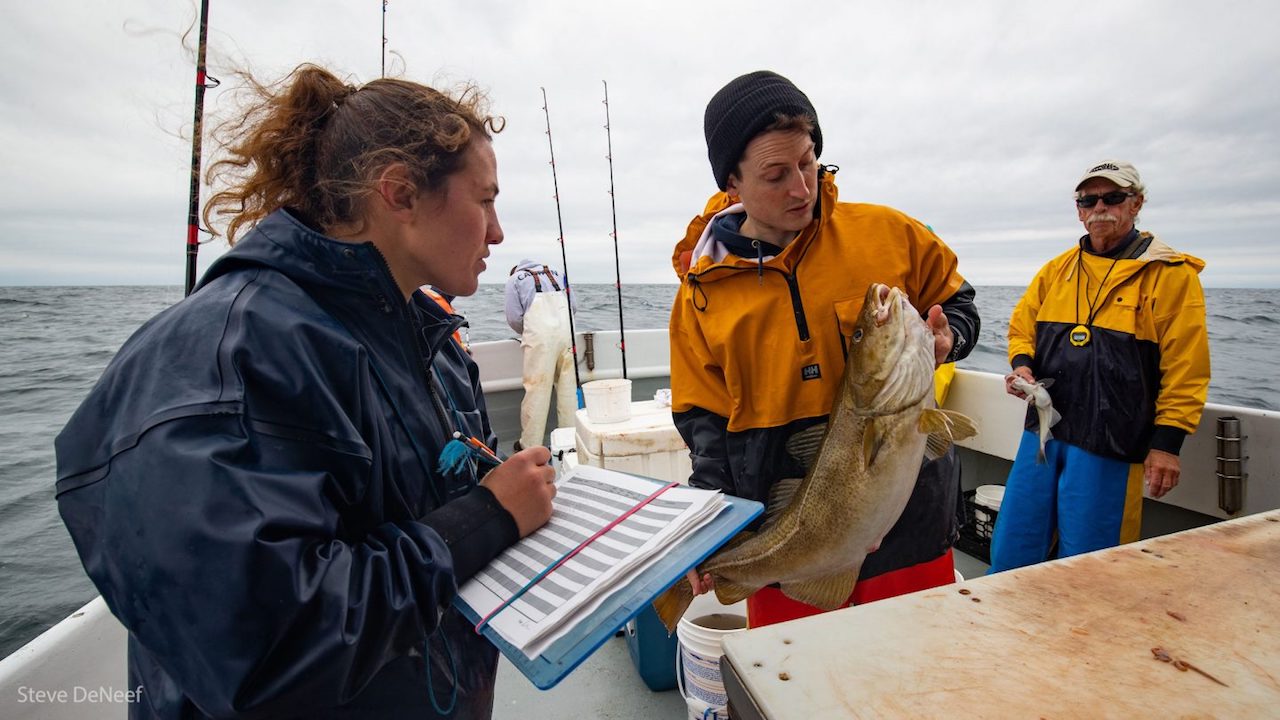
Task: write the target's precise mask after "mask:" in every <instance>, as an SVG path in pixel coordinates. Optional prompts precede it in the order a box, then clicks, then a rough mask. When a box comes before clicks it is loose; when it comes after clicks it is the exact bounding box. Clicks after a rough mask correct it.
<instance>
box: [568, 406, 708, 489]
mask: <svg viewBox="0 0 1280 720" xmlns="http://www.w3.org/2000/svg"><path fill="white" fill-rule="evenodd" d="M576 424H577V431H576V437H575V444H576V445H577V456H578V457H577V460H578V464H580V465H593V466H595V467H602V468H608V469H610V470H618V471H620V472H627V473H632V474H633V475H643V476H644V477H651V478H656V479H658V480H666V481H668V482H671V481H677V482H682V483H683V482H687V481H688V480H689V473H690V472H692V464H691V463H690V461H689V448H688V447H687V446H685V444H684V440H683V439H682V438H681V437H680V433H678V432H676V426H675V423H674V422H673V421H672V420H671V407H670V406H667V405H658V403H656V402H654V401H653V400H645V401H642V402H633V403H631V417H630V418H629V419H627V420H622V421H620V422H611V423H597V422H592V420H591V418H589V417H588V416H587V411H586V410H579V411H578V412H577V417H576Z"/></svg>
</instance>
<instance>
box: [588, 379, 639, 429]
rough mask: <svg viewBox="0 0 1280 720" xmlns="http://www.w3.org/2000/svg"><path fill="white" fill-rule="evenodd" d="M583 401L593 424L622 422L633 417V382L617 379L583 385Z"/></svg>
mask: <svg viewBox="0 0 1280 720" xmlns="http://www.w3.org/2000/svg"><path fill="white" fill-rule="evenodd" d="M582 401H583V404H584V405H586V406H587V414H588V415H590V416H591V421H592V422H597V423H616V422H622V421H624V420H626V419H628V418H630V417H631V381H630V380H627V379H625V378H615V379H612V380H592V381H591V382H589V383H583V385H582Z"/></svg>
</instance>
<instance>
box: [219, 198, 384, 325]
mask: <svg viewBox="0 0 1280 720" xmlns="http://www.w3.org/2000/svg"><path fill="white" fill-rule="evenodd" d="M247 266H257V267H267V268H271V269H272V270H276V271H278V272H280V273H282V274H284V275H285V276H286V277H288V278H289V279H290V280H292V281H294V282H295V283H297V284H298V285H301V286H303V287H320V288H325V289H327V290H336V291H345V292H354V293H359V294H361V295H366V296H368V297H370V298H371V299H375V298H376V299H379V300H381V301H383V302H386V303H388V304H394V303H395V301H396V299H397V298H399V297H400V288H399V286H398V285H396V282H395V278H393V277H392V275H391V269H390V268H389V267H388V266H387V261H386V259H385V258H383V256H382V253H381V252H380V251H379V250H378V249H377V248H376V247H374V245H373V243H371V242H361V243H354V242H342V241H340V240H334V239H333V238H331V237H329V236H327V235H324V234H322V233H320V232H317V231H315V230H312V229H311V228H310V227H307V225H305V224H304V223H302V222H301V221H299V220H298V219H297V218H296V217H294V216H293V214H292V213H290V212H289V211H288V210H277V211H275V212H273V213H271V214H270V215H268V216H266V217H265V218H263V219H262V221H261V222H259V223H258V224H257V225H256V226H254V228H253V230H251V231H250V232H249V233H248V234H247V235H245V237H244V239H243V240H241V241H240V242H238V243H236V245H235V246H234V247H232V248H231V250H230V251H228V252H227V253H226V254H224V255H223V256H222V257H220V258H218V259H217V260H216V261H215V262H214V263H213V265H212V266H210V267H209V269H208V271H206V272H205V274H204V277H202V278H200V283H199V285H197V289H199V288H201V287H204V286H205V285H208V284H209V283H211V282H213V281H214V280H215V279H217V278H219V277H222V276H223V275H226V274H228V273H230V272H233V271H235V270H239V269H242V268H244V267H247Z"/></svg>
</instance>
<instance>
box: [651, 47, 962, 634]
mask: <svg viewBox="0 0 1280 720" xmlns="http://www.w3.org/2000/svg"><path fill="white" fill-rule="evenodd" d="M703 129H704V131H705V134H706V139H707V155H708V157H709V159H710V161H711V171H712V173H713V175H714V177H715V181H716V184H717V185H718V186H719V187H720V189H721V190H722V191H723V192H720V193H717V194H715V195H714V196H712V198H711V200H710V201H709V202H708V203H707V205H706V207H705V208H704V210H703V213H702V214H701V215H700V216H698V217H697V218H695V219H694V220H693V222H692V224H690V226H689V229H688V231H687V233H686V235H685V237H684V239H683V240H681V241H680V242H679V243H678V244H677V246H676V248H675V253H674V258H673V264H674V265H675V269H676V273H677V274H678V275H679V277H680V279H681V281H682V282H681V285H680V290H679V293H678V295H677V297H676V300H675V303H674V305H673V307H672V310H671V326H670V328H671V394H672V413H673V415H674V417H675V423H676V427H677V428H678V429H679V430H680V433H681V435H682V436H683V437H684V439H685V441H686V442H687V443H688V445H689V449H690V454H691V458H692V461H693V473H692V475H691V476H690V478H689V482H690V484H692V485H694V486H697V487H704V488H714V489H721V490H724V491H726V492H728V493H731V494H734V495H738V496H741V497H746V498H751V499H755V500H761V501H764V500H767V498H768V497H769V491H770V489H771V488H772V487H773V485H774V484H775V483H776V482H777V481H778V480H780V479H782V478H788V477H801V476H803V475H804V471H803V469H802V468H801V467H800V466H799V465H798V464H797V461H796V460H795V459H794V458H792V457H791V456H790V455H788V453H787V452H786V450H785V449H784V446H785V443H786V441H787V439H788V438H789V437H791V435H792V434H794V433H795V432H797V431H800V430H803V429H805V428H807V427H812V426H813V425H815V424H818V423H821V422H824V421H825V420H826V418H827V416H828V415H829V414H830V412H831V406H832V403H833V400H834V398H835V394H836V390H837V388H838V386H839V383H840V379H841V375H842V373H843V371H844V365H845V352H844V351H845V348H846V347H847V343H848V336H849V335H850V334H851V333H852V332H853V329H854V326H855V324H856V322H857V318H858V313H859V312H860V311H861V306H862V301H863V297H864V295H865V293H866V290H867V287H868V285H869V284H870V283H872V282H882V283H886V284H888V285H894V286H897V287H900V288H902V289H904V290H906V292H907V293H908V294H909V295H910V297H911V299H912V301H913V302H914V303H915V304H916V307H918V308H928V312H927V322H928V324H929V327H930V328H931V329H932V331H933V333H934V336H935V346H934V353H935V358H936V360H937V362H938V363H940V364H941V363H944V362H950V361H954V360H956V359H958V358H962V357H964V356H965V355H967V354H968V353H969V351H970V350H971V349H972V347H973V342H974V341H975V340H976V339H977V337H978V329H979V318H978V313H977V310H976V308H975V307H974V304H973V298H974V291H973V288H972V287H971V286H970V285H969V284H968V283H967V282H965V280H964V278H962V277H961V276H960V274H959V272H957V269H956V268H957V261H956V256H955V254H954V253H953V252H951V250H950V249H949V248H948V247H947V246H946V245H944V244H943V242H942V241H941V240H939V239H938V237H937V236H936V235H935V234H934V233H933V231H932V230H930V229H929V227H928V226H927V225H925V224H923V223H921V222H919V221H917V220H915V219H913V218H911V217H909V216H907V215H905V214H903V213H901V212H898V211H897V210H894V209H892V208H888V207H884V206H880V205H869V204H860V203H858V204H855V203H847V202H838V201H837V198H836V194H837V193H836V185H835V171H836V168H835V167H833V166H822V165H820V164H819V163H818V157H819V156H820V155H821V153H822V129H821V127H820V125H819V124H818V114H817V111H815V110H814V107H813V105H812V103H810V101H809V98H808V97H807V96H806V95H805V94H804V93H803V92H801V91H800V90H799V89H798V88H797V87H796V86H795V85H793V84H792V83H791V82H790V81H789V80H787V79H786V78H784V77H782V76H780V75H777V74H776V73H772V72H768V71H759V72H753V73H749V74H747V75H743V76H741V77H739V78H736V79H735V80H733V81H731V82H730V83H729V84H728V85H726V86H725V87H724V88H722V89H721V90H720V91H719V92H717V93H716V94H715V96H714V97H712V98H711V101H710V103H708V104H707V108H706V113H705V116H704V128H703ZM947 367H948V368H949V367H950V366H947ZM922 460H923V458H922ZM958 488H959V481H958V468H957V466H956V465H955V462H954V457H953V456H950V457H945V458H942V459H940V460H938V461H936V462H933V463H928V464H926V465H925V466H924V468H923V469H922V472H921V476H920V479H919V481H918V482H917V484H916V488H915V491H914V493H913V495H912V497H911V500H910V501H909V502H908V504H907V508H906V509H905V510H904V512H903V514H902V517H901V519H900V520H899V521H898V524H897V525H896V526H895V527H894V528H893V529H892V530H891V531H890V533H889V535H888V536H887V537H886V538H885V540H884V542H883V543H882V544H881V547H880V549H879V550H878V551H877V552H875V553H872V554H871V555H870V556H869V557H868V558H867V561H866V563H865V564H864V565H863V567H862V572H861V575H860V576H859V580H858V583H857V585H856V586H855V587H854V591H853V596H852V597H851V598H850V601H851V602H866V601H868V600H873V599H876V598H880V597H888V596H891V595H897V594H902V593H905V592H912V591H915V590H920V589H923V588H927V587H933V586H936V585H941V584H944V583H949V582H952V580H953V577H954V574H953V573H954V571H953V564H952V560H951V545H952V543H953V542H954V540H955V537H956V522H955V515H956V505H957V495H958ZM691 580H692V581H694V584H695V588H696V589H704V586H703V582H702V580H701V579H698V578H691ZM747 605H748V621H749V622H750V624H751V625H752V626H753V627H758V626H760V625H766V624H770V623H773V622H780V621H782V620H787V619H791V618H794V617H801V616H803V615H811V614H815V613H817V612H818V610H817V608H814V607H812V606H809V605H803V604H801V603H799V602H796V601H794V600H791V599H789V598H786V597H785V596H783V595H782V594H781V593H780V592H779V591H778V590H777V589H775V588H765V589H764V590H762V591H760V592H759V593H757V594H756V595H754V596H752V597H751V598H750V599H749V600H748V603H747Z"/></svg>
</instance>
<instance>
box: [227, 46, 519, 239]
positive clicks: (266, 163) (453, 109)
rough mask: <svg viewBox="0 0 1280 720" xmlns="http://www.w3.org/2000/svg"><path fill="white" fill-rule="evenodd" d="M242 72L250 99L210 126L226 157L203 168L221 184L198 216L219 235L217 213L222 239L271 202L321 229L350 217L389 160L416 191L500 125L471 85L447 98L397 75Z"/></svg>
mask: <svg viewBox="0 0 1280 720" xmlns="http://www.w3.org/2000/svg"><path fill="white" fill-rule="evenodd" d="M241 77H242V78H243V79H244V81H245V86H246V89H247V90H248V91H250V93H251V95H252V97H253V101H252V102H251V104H250V106H249V109H248V110H247V112H245V113H244V114H243V116H240V117H236V118H232V119H231V120H228V121H227V122H225V123H223V124H222V125H221V126H220V127H219V128H218V130H217V131H216V132H215V135H214V137H215V140H217V141H218V142H219V145H220V146H221V148H222V151H223V153H224V154H225V157H223V158H222V159H220V160H218V161H217V162H215V163H213V164H212V165H211V166H210V167H209V170H208V172H207V174H206V176H205V178H206V181H207V182H208V183H209V184H210V185H215V186H219V187H222V188H223V189H221V190H219V191H218V192H216V193H214V194H213V196H212V197H210V198H209V201H208V202H207V203H205V207H204V222H205V225H206V227H209V228H211V229H212V230H213V232H214V234H219V233H218V231H217V230H216V227H215V223H214V222H213V220H215V219H217V220H219V221H221V220H223V219H226V237H227V243H228V244H235V240H236V236H237V235H238V234H239V232H240V231H241V230H242V229H244V228H246V227H251V226H252V225H253V224H254V223H256V222H257V221H259V220H261V219H262V218H263V217H265V216H267V215H268V214H270V213H272V212H274V211H276V210H278V209H280V208H286V207H287V208H291V209H293V210H295V211H296V212H298V213H299V214H300V215H301V216H302V218H303V219H304V220H305V221H307V222H309V223H312V224H314V225H316V226H318V227H319V228H320V229H322V230H323V229H326V228H330V227H333V226H335V225H339V224H345V223H351V222H359V221H360V220H361V219H362V218H361V212H362V208H363V200H364V198H365V197H366V196H368V195H369V194H370V193H371V192H372V188H373V182H374V180H375V178H376V177H377V176H378V174H379V173H381V171H382V170H383V169H384V168H386V167H387V166H388V165H390V164H392V163H404V164H405V165H406V166H408V168H409V170H410V175H411V178H412V180H413V182H414V183H415V184H416V185H417V187H418V189H419V191H434V190H437V189H439V188H440V187H441V185H442V184H443V183H444V181H445V180H446V179H447V178H448V177H449V176H450V175H451V174H453V173H455V172H457V171H458V170H459V169H461V166H462V162H463V156H464V153H465V151H466V149H467V146H468V145H469V144H470V142H471V141H472V139H474V138H475V136H476V134H479V135H480V136H481V137H483V138H485V139H492V135H491V133H498V132H501V131H502V125H503V124H504V123H503V121H502V118H500V117H494V116H491V115H489V114H488V101H487V98H486V97H485V95H484V93H482V92H481V91H479V90H478V89H477V88H475V87H474V86H467V87H465V88H464V89H463V90H462V91H461V92H460V93H459V94H458V96H457V97H456V98H455V97H451V96H450V95H447V94H445V93H443V92H441V91H439V90H436V89H434V88H431V87H427V86H426V85H420V84H418V83H415V82H410V81H407V80H399V79H386V78H384V79H380V80H373V81H371V82H369V83H366V84H365V85H363V86H360V87H356V86H353V85H349V84H347V83H345V82H343V81H342V80H340V79H339V78H338V77H337V76H335V75H334V74H333V73H331V72H329V71H328V70H326V69H324V68H321V67H318V66H315V65H310V64H304V65H300V66H298V67H297V68H295V69H294V70H293V72H291V73H290V74H289V75H288V76H286V77H285V78H284V79H283V80H280V81H279V82H277V83H273V84H270V85H263V84H261V83H258V82H257V81H256V80H254V79H253V78H252V77H251V76H249V75H248V74H247V73H242V74H241ZM227 218H229V219H227Z"/></svg>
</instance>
